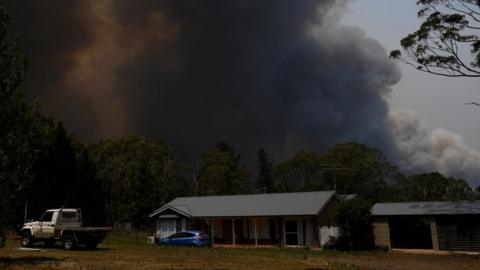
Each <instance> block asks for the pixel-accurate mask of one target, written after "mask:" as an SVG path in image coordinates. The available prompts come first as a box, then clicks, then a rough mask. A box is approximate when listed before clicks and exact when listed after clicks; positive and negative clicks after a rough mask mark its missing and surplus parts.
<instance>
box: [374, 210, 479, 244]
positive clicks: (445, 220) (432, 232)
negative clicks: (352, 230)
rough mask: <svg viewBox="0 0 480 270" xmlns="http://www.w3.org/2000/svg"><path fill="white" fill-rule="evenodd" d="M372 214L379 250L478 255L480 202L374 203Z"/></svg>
mask: <svg viewBox="0 0 480 270" xmlns="http://www.w3.org/2000/svg"><path fill="white" fill-rule="evenodd" d="M371 214H372V218H373V224H372V225H373V233H374V236H375V244H376V245H377V246H379V247H384V248H388V249H391V248H407V249H433V250H445V251H480V201H460V202H402V203H377V204H375V205H374V206H373V208H372V211H371Z"/></svg>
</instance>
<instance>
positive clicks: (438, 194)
mask: <svg viewBox="0 0 480 270" xmlns="http://www.w3.org/2000/svg"><path fill="white" fill-rule="evenodd" d="M390 193H391V195H390V196H389V197H390V198H392V199H393V200H395V201H459V200H472V199H474V198H475V195H476V194H475V192H474V191H473V190H472V188H470V186H469V185H468V183H467V182H466V181H465V180H463V179H455V178H452V177H448V178H447V177H445V176H443V175H442V174H440V173H438V172H431V173H420V174H414V175H410V176H407V177H403V178H401V179H400V180H399V181H398V183H397V184H396V185H394V186H392V188H391V190H390Z"/></svg>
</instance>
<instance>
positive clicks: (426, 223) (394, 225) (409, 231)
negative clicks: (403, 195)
mask: <svg viewBox="0 0 480 270" xmlns="http://www.w3.org/2000/svg"><path fill="white" fill-rule="evenodd" d="M389 225H390V238H391V241H392V247H393V248H410V249H432V248H433V244H432V233H431V230H430V220H428V219H422V218H415V217H413V218H390V220H389Z"/></svg>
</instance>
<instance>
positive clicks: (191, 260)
mask: <svg viewBox="0 0 480 270" xmlns="http://www.w3.org/2000/svg"><path fill="white" fill-rule="evenodd" d="M18 247H19V241H18V240H13V239H11V240H9V241H7V247H6V248H3V249H0V269H78V270H80V269H101V270H110V269H112V270H113V269H185V270H187V269H188V270H194V269H199V270H200V269H205V270H207V269H210V270H213V269H215V270H220V269H274V270H281V269H309V270H314V269H331V270H347V269H348V270H361V269H365V270H377V269H378V270H379V269H389V270H390V269H391V270H396V269H399V270H400V269H405V270H407V269H408V270H411V269H413V270H442V269H452V270H457V269H477V270H478V269H480V257H472V256H445V255H443V256H442V255H411V254H400V253H387V252H380V251H375V252H348V253H344V252H336V251H317V250H306V249H279V248H270V249H232V248H213V249H212V248H175V247H159V246H157V245H149V244H147V243H146V235H143V234H129V235H127V234H119V233H111V234H110V235H109V236H108V237H107V239H105V241H104V242H103V243H101V244H100V245H99V249H98V250H75V251H64V250H62V249H60V247H57V248H49V249H47V248H44V247H43V245H42V244H41V243H39V244H38V245H36V247H38V248H40V249H42V251H19V250H18Z"/></svg>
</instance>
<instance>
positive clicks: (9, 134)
mask: <svg viewBox="0 0 480 270" xmlns="http://www.w3.org/2000/svg"><path fill="white" fill-rule="evenodd" d="M9 26H10V20H9V17H8V14H7V13H6V11H5V10H4V8H3V7H2V6H1V5H0V47H1V52H0V231H1V230H2V229H3V228H5V227H6V226H12V225H14V224H15V222H16V221H18V220H16V218H15V217H16V214H17V211H16V210H17V208H16V206H18V204H19V201H20V200H19V199H20V198H21V196H22V195H23V194H24V193H25V190H26V189H27V187H28V186H29V185H30V184H31V181H32V179H33V173H32V167H33V164H34V162H35V160H36V159H37V157H38V153H39V150H40V148H41V145H42V143H43V139H44V136H43V131H44V127H45V123H46V122H47V119H46V118H45V117H43V116H42V115H41V114H40V113H39V111H38V106H37V104H29V103H27V102H26V100H25V98H24V95H23V93H22V91H21V85H22V82H23V79H24V76H25V69H26V60H25V58H24V57H23V55H22V54H21V53H20V49H19V47H20V46H19V42H18V39H15V40H11V39H8V38H7V30H8V27H9ZM22 204H23V203H22Z"/></svg>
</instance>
